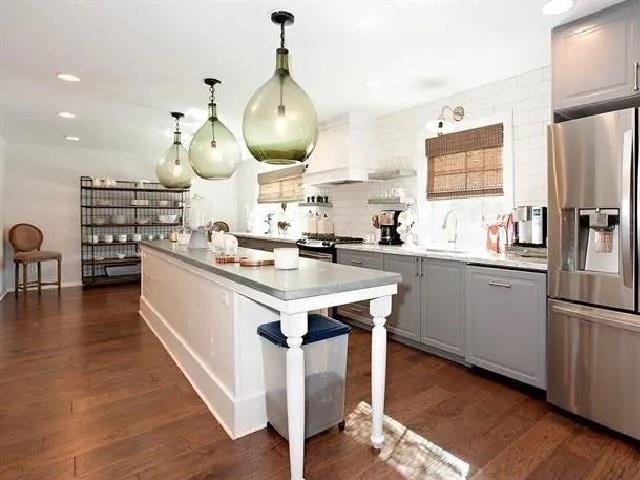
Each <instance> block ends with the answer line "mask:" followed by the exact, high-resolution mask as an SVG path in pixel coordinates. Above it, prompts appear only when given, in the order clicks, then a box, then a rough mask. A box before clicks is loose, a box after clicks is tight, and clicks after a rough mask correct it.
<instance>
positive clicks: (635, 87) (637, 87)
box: [633, 62, 640, 92]
mask: <svg viewBox="0 0 640 480" xmlns="http://www.w3.org/2000/svg"><path fill="white" fill-rule="evenodd" d="M638 70H640V62H634V64H633V91H634V92H637V91H638V90H640V85H638Z"/></svg>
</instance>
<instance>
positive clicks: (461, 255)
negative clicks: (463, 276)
mask: <svg viewBox="0 0 640 480" xmlns="http://www.w3.org/2000/svg"><path fill="white" fill-rule="evenodd" d="M232 235H235V236H237V237H246V238H256V239H260V240H271V241H278V242H288V243H295V242H296V240H298V238H299V237H292V236H283V235H265V234H260V233H244V232H232ZM336 247H337V248H338V249H345V250H360V251H363V252H377V253H389V254H394V255H410V256H414V257H426V258H438V259H442V260H456V261H458V262H464V263H470V264H478V265H487V266H491V267H498V268H500V267H502V268H519V269H522V270H535V271H539V272H546V271H547V260H546V259H544V258H533V257H519V256H509V257H507V256H505V255H495V254H492V253H489V252H487V251H482V250H478V251H461V252H458V251H455V250H451V251H439V250H431V249H429V248H428V247H414V248H408V247H405V246H392V245H378V244H377V243H373V244H371V243H357V244H348V245H336Z"/></svg>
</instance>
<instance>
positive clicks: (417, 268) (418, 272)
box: [415, 257, 420, 277]
mask: <svg viewBox="0 0 640 480" xmlns="http://www.w3.org/2000/svg"><path fill="white" fill-rule="evenodd" d="M415 262H416V277H419V276H420V258H419V257H416V258H415Z"/></svg>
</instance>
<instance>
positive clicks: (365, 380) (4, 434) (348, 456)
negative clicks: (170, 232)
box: [0, 287, 640, 480]
mask: <svg viewBox="0 0 640 480" xmlns="http://www.w3.org/2000/svg"><path fill="white" fill-rule="evenodd" d="M138 292H139V290H138V288H136V287H111V288H105V289H95V290H86V291H83V290H82V289H65V290H63V293H62V296H61V297H60V298H58V296H57V295H56V294H55V292H52V291H46V292H44V293H43V295H42V297H38V295H37V294H35V293H30V294H29V295H28V297H27V298H26V299H24V298H20V299H18V300H15V299H14V298H13V296H12V295H8V296H7V297H5V299H4V300H3V301H2V302H1V303H0V315H1V317H0V479H69V478H82V479H110V480H113V479H136V480H143V479H144V480H146V479H163V480H168V479H251V480H258V479H260V480H262V479H272V480H275V479H286V478H288V456H287V444H286V443H285V442H284V441H283V440H282V439H280V438H279V437H278V436H277V435H276V434H275V433H272V432H269V431H266V430H263V431H260V432H257V433H255V434H253V435H249V436H247V437H244V438H242V439H239V440H236V441H231V440H230V439H229V438H228V437H227V436H226V434H225V433H224V431H223V430H222V428H221V427H220V426H219V425H218V424H217V423H216V421H215V420H214V418H213V416H212V415H211V414H210V413H209V412H208V410H207V409H206V407H205V406H204V404H203V403H202V402H201V401H200V400H199V398H198V397H197V396H196V394H195V393H194V392H193V390H192V389H191V387H190V385H189V384H188V382H187V381H186V380H185V379H184V378H183V376H182V374H181V373H180V371H179V370H178V368H177V367H176V366H175V365H174V364H173V362H172V360H171V359H170V357H169V356H168V355H167V354H166V353H165V351H164V350H163V347H162V346H161V344H160V342H159V341H158V340H156V338H155V337H154V336H153V334H152V333H151V332H150V331H149V329H148V328H147V327H146V325H145V324H144V322H143V321H142V320H141V319H140V318H139V317H138V315H137V310H138ZM369 341H370V337H369V334H368V333H366V332H362V331H354V332H353V334H352V336H351V339H350V345H349V348H350V350H349V372H348V381H347V399H346V409H345V413H346V415H347V428H346V430H345V432H344V433H339V432H338V430H337V429H332V430H331V431H329V432H327V433H324V434H320V435H318V436H316V437H314V438H313V439H311V440H310V441H308V443H307V449H306V478H307V480H316V479H326V478H331V479H390V480H394V479H403V478H414V479H431V478H433V479H442V480H453V479H459V478H473V479H525V478H526V479H558V480H571V479H582V478H585V479H590V480H596V479H598V480H600V479H619V480H622V479H635V480H639V479H640V450H639V448H638V444H637V443H636V442H632V441H630V440H628V439H625V438H622V437H620V436H617V435H615V434H612V433H610V432H608V431H606V430H604V429H602V428H598V427H595V426H593V425H591V424H589V423H587V422H583V421H580V420H578V419H576V418H574V417H571V416H569V415H566V414H564V413H562V412H560V411H558V410H556V409H554V408H552V407H550V406H549V405H547V404H546V403H545V402H544V401H543V400H542V397H541V395H540V394H539V393H536V392H533V391H530V390H527V389H526V388H523V387H521V386H518V385H514V384H512V383H509V382H506V381H501V380H499V379H498V378H497V377H494V376H492V375H489V374H483V373H480V372H477V371H475V370H468V369H466V368H464V367H461V366H458V365H456V364H454V363H451V362H449V361H446V360H442V359H440V358H437V357H434V356H431V355H427V354H424V353H421V352H417V351H415V350H412V349H410V348H407V347H405V346H402V345H400V344H398V343H395V342H390V343H389V349H388V369H387V397H386V414H387V415H388V416H389V417H391V418H390V419H389V420H388V421H387V422H385V429H387V430H388V435H387V444H386V447H385V449H383V452H382V453H381V455H380V456H377V455H375V454H374V453H373V452H372V451H371V450H370V449H369V448H368V446H367V443H366V436H367V434H368V429H367V428H366V427H367V418H368V417H367V415H366V409H367V407H368V404H367V402H369V401H370V393H369V388H370V383H369V382H370V365H369V363H370V346H369Z"/></svg>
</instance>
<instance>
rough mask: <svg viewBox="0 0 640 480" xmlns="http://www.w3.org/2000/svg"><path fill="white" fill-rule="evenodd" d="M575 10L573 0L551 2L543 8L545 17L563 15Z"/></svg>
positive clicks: (554, 0)
mask: <svg viewBox="0 0 640 480" xmlns="http://www.w3.org/2000/svg"><path fill="white" fill-rule="evenodd" d="M572 8H573V0H549V1H548V2H547V3H545V4H544V7H542V13H544V14H545V15H561V14H563V13H566V12H568V11H569V10H571V9H572Z"/></svg>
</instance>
